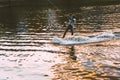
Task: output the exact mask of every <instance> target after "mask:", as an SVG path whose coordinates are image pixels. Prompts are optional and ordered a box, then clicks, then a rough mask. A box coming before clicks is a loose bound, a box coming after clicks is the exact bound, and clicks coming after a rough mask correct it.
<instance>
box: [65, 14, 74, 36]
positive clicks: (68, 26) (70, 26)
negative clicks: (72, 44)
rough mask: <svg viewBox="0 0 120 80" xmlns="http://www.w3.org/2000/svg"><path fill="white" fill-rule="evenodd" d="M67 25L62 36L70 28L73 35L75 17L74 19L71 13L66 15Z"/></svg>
mask: <svg viewBox="0 0 120 80" xmlns="http://www.w3.org/2000/svg"><path fill="white" fill-rule="evenodd" d="M68 21H69V22H68V25H67V28H66V30H65V32H64V35H63V38H64V37H65V35H66V33H67V31H68V30H69V29H70V31H71V35H73V34H74V32H73V27H74V24H75V23H76V19H75V17H74V16H72V15H70V16H68Z"/></svg>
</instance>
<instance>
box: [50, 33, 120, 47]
mask: <svg viewBox="0 0 120 80" xmlns="http://www.w3.org/2000/svg"><path fill="white" fill-rule="evenodd" d="M114 39H120V33H119V32H117V33H116V32H102V33H99V34H94V35H89V36H70V37H67V38H65V39H62V38H58V37H54V38H53V40H52V43H57V44H66V45H69V44H83V43H92V42H100V41H106V40H114Z"/></svg>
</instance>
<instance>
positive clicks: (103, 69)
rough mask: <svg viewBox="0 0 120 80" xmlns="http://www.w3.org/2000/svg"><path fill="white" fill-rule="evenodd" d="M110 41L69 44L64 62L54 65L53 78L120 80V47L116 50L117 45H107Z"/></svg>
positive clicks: (57, 79)
mask: <svg viewBox="0 0 120 80" xmlns="http://www.w3.org/2000/svg"><path fill="white" fill-rule="evenodd" d="M113 42H114V40H113ZM104 43H106V44H104ZM110 43H111V41H110ZM110 43H109V42H102V43H98V44H96V43H95V44H92V45H91V44H90V45H82V46H80V45H79V46H69V47H68V48H69V50H67V51H68V53H69V54H67V55H64V58H63V62H62V63H59V64H55V65H54V66H52V70H53V73H54V78H52V79H51V80H119V79H120V77H119V71H120V68H119V66H120V64H119V63H118V62H119V57H120V56H119V54H117V51H118V52H119V50H120V48H118V47H117V49H116V51H114V48H115V47H113V46H106V45H108V44H109V45H110ZM98 45H99V46H98ZM112 45H113V43H112ZM114 46H115V45H114ZM112 54H114V55H112ZM115 56H116V57H115ZM115 59H116V60H115ZM117 59H118V60H117ZM114 62H117V63H118V64H114Z"/></svg>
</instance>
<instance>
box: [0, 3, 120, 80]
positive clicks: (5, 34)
mask: <svg viewBox="0 0 120 80" xmlns="http://www.w3.org/2000/svg"><path fill="white" fill-rule="evenodd" d="M119 7H120V6H119V5H112V6H101V7H98V6H97V7H96V6H93V7H81V8H79V9H74V8H73V9H72V10H69V9H66V10H64V9H53V8H41V7H37V8H36V7H9V8H8V7H4V8H0V80H50V79H52V80H119V79H120V46H119V45H120V40H111V41H106V42H100V43H91V44H82V45H74V46H64V45H56V44H52V42H51V40H52V39H53V37H54V36H58V37H61V36H62V34H63V30H64V29H65V27H64V25H63V22H64V21H65V20H66V19H65V17H63V14H62V13H64V16H67V14H69V13H71V12H72V13H74V14H75V15H76V18H77V24H76V25H75V26H76V27H75V35H83V36H84V35H89V34H93V33H94V34H96V33H99V32H101V31H102V32H104V31H108V30H109V31H112V30H119V21H120V18H119V17H120V8H119ZM67 36H69V33H68V34H67Z"/></svg>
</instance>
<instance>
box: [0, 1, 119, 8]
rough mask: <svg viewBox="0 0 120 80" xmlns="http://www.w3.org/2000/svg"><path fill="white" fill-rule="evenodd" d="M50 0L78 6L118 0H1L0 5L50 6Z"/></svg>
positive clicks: (57, 3)
mask: <svg viewBox="0 0 120 80" xmlns="http://www.w3.org/2000/svg"><path fill="white" fill-rule="evenodd" d="M51 2H52V3H54V4H56V5H57V6H59V7H63V6H69V7H78V6H79V7H80V6H90V5H108V4H119V3H120V0H2V1H0V5H11V6H51Z"/></svg>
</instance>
